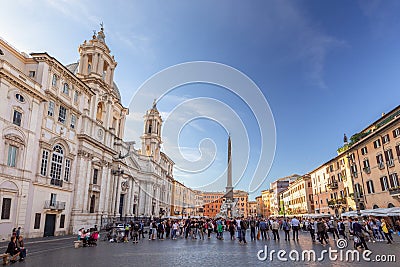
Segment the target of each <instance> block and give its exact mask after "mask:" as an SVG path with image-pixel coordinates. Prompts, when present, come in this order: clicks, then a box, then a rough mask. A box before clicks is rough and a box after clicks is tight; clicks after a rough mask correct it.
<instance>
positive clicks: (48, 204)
mask: <svg viewBox="0 0 400 267" xmlns="http://www.w3.org/2000/svg"><path fill="white" fill-rule="evenodd" d="M44 208H45V209H50V210H65V202H61V201H53V202H52V201H50V200H46V201H45V202H44Z"/></svg>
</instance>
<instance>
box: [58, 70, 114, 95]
mask: <svg viewBox="0 0 400 267" xmlns="http://www.w3.org/2000/svg"><path fill="white" fill-rule="evenodd" d="M78 66H79V62H75V63H71V64H68V65H66V66H65V67H66V68H67V69H68V70H69V71H70V72H72V73H73V74H74V75H76V74H77V73H78ZM113 91H114V93H115V94H116V95H117V98H118V100H119V101H121V94H120V92H119V89H118V86H117V84H116V83H115V82H114V81H113Z"/></svg>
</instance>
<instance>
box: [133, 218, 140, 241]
mask: <svg viewBox="0 0 400 267" xmlns="http://www.w3.org/2000/svg"><path fill="white" fill-rule="evenodd" d="M139 229H140V225H139V224H138V223H134V224H133V226H132V233H133V234H132V243H139V241H138V236H139Z"/></svg>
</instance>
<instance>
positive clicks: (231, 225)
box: [228, 221, 236, 240]
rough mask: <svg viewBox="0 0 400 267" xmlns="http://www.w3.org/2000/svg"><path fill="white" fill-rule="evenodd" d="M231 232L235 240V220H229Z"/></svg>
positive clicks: (232, 238)
mask: <svg viewBox="0 0 400 267" xmlns="http://www.w3.org/2000/svg"><path fill="white" fill-rule="evenodd" d="M228 227H229V233H230V234H231V240H235V239H236V238H235V224H234V223H233V221H230V222H229V226H228Z"/></svg>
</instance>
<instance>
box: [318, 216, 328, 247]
mask: <svg viewBox="0 0 400 267" xmlns="http://www.w3.org/2000/svg"><path fill="white" fill-rule="evenodd" d="M317 235H318V240H319V242H320V243H321V245H323V244H324V241H325V244H328V241H327V240H326V226H325V222H324V221H323V220H322V218H319V220H318V222H317Z"/></svg>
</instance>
